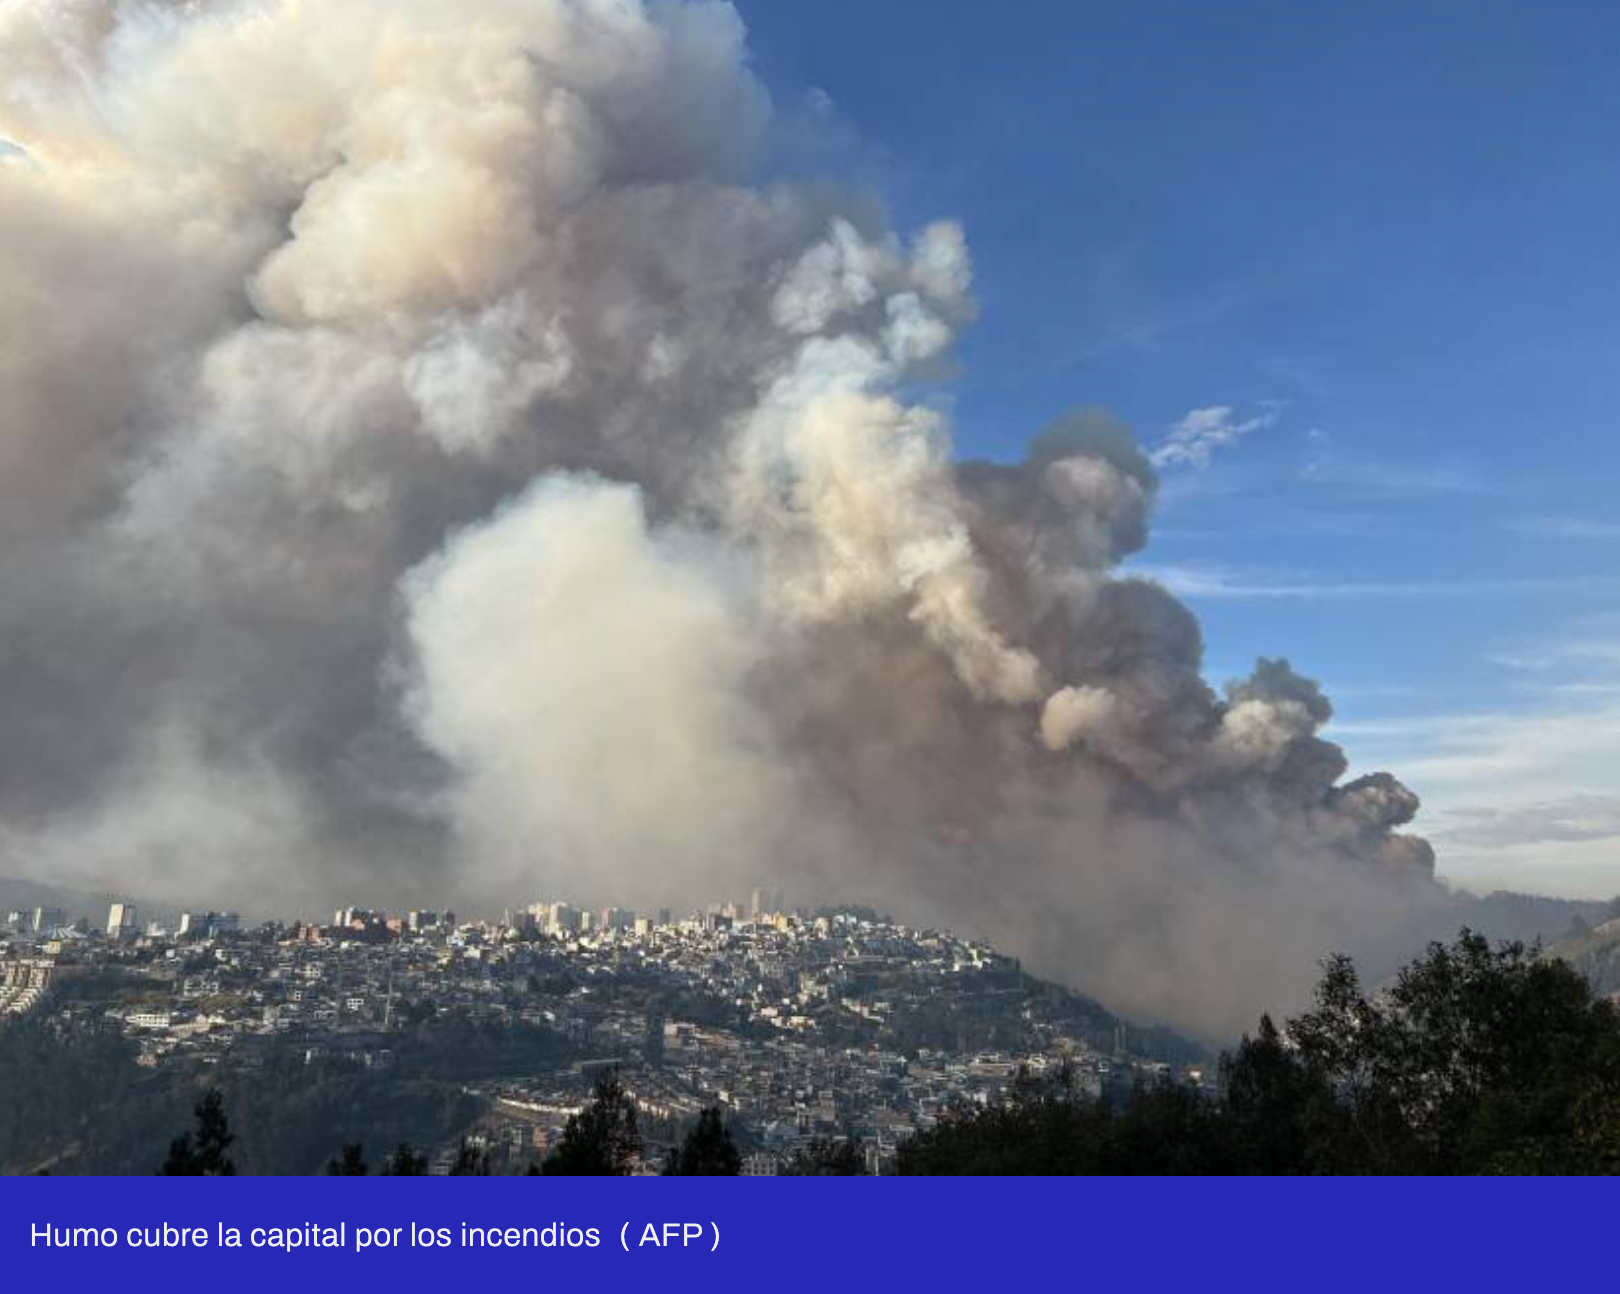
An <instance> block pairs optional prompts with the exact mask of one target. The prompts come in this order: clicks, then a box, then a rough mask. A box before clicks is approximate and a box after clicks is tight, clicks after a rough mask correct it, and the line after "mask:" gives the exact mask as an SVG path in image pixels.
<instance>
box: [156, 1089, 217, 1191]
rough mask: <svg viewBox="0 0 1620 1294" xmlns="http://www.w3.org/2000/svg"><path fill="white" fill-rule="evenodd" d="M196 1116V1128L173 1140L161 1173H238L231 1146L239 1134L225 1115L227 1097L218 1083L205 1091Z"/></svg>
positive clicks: (214, 1175) (198, 1104) (201, 1175)
mask: <svg viewBox="0 0 1620 1294" xmlns="http://www.w3.org/2000/svg"><path fill="white" fill-rule="evenodd" d="M196 1116H197V1128H196V1131H195V1132H186V1133H182V1134H181V1135H180V1136H178V1137H176V1138H175V1139H174V1140H173V1141H171V1142H170V1143H169V1157H168V1158H167V1159H166V1160H164V1161H163V1167H162V1169H161V1170H160V1171H159V1176H162V1177H235V1176H236V1165H235V1164H234V1163H232V1162H231V1156H230V1149H231V1142H233V1141H235V1140H236V1138H235V1137H233V1136H232V1135H231V1129H230V1125H229V1123H228V1122H227V1120H226V1118H225V1098H224V1097H223V1096H222V1095H221V1094H220V1091H219V1089H218V1088H217V1087H211V1088H209V1089H208V1091H206V1092H204V1093H203V1096H202V1099H201V1100H200V1101H198V1102H197V1109H196Z"/></svg>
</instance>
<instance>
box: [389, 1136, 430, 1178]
mask: <svg viewBox="0 0 1620 1294" xmlns="http://www.w3.org/2000/svg"><path fill="white" fill-rule="evenodd" d="M427 1170H428V1161H427V1156H426V1155H420V1154H418V1153H417V1152H416V1148H415V1147H414V1146H412V1145H411V1143H410V1142H408V1141H402V1142H400V1143H399V1145H397V1146H395V1147H394V1153H393V1154H391V1155H390V1156H388V1159H387V1160H386V1162H384V1164H383V1166H382V1167H381V1168H380V1169H378V1170H377V1174H378V1176H379V1177H425V1176H427Z"/></svg>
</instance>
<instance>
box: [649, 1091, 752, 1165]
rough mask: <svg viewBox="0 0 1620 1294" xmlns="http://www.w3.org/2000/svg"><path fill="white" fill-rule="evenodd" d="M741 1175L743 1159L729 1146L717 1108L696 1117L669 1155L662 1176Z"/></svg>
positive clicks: (727, 1135)
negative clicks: (690, 1127) (689, 1129)
mask: <svg viewBox="0 0 1620 1294" xmlns="http://www.w3.org/2000/svg"><path fill="white" fill-rule="evenodd" d="M740 1172H742V1156H741V1155H740V1154H738V1153H737V1147H736V1146H734V1145H733V1144H732V1141H731V1134H730V1133H729V1132H727V1131H726V1125H725V1123H724V1121H723V1120H722V1119H721V1117H720V1108H719V1107H718V1106H710V1107H709V1108H708V1109H707V1110H704V1111H703V1112H702V1113H701V1114H699V1115H698V1121H697V1123H695V1124H694V1125H693V1126H692V1129H691V1131H690V1132H688V1133H687V1134H686V1136H685V1137H684V1138H683V1139H682V1141H681V1144H680V1145H679V1146H677V1147H675V1149H674V1150H672V1151H670V1152H669V1159H668V1160H667V1161H666V1162H665V1164H664V1176H665V1177H735V1176H737V1174H738V1173H740Z"/></svg>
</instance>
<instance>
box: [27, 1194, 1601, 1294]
mask: <svg viewBox="0 0 1620 1294" xmlns="http://www.w3.org/2000/svg"><path fill="white" fill-rule="evenodd" d="M1616 1218H1620V1189H1617V1188H1616V1186H1615V1184H1614V1182H1613V1181H1612V1180H1606V1181H1605V1180H1588V1181H1576V1180H1557V1179H1536V1180H1528V1179H1458V1180H1451V1181H1422V1180H1407V1179H1363V1180H1331V1179H1328V1180H1323V1179H1300V1180H1274V1179H1272V1180H1268V1179H1241V1180H1237V1179H1230V1180H1229V1179H1200V1178H1178V1179H1113V1180H1105V1179H1079V1180H1076V1179H1065V1180H1058V1179H1030V1178H1022V1179H999V1180H998V1179H939V1178H932V1179H926V1178H913V1179H865V1180H863V1179H820V1180H817V1179H804V1178H797V1179H791V1178H778V1179H768V1178H767V1179H729V1180H728V1179H703V1178H686V1179H681V1180H679V1181H671V1180H665V1181H659V1180H656V1179H620V1180H611V1179H591V1178H575V1179H570V1180H561V1179H513V1178H505V1179H500V1178H486V1179H479V1178H445V1179H431V1178H415V1179H411V1178H399V1179H382V1178H378V1179H372V1180H368V1181H366V1182H364V1183H360V1182H356V1181H354V1180H353V1179H344V1178H312V1179H296V1178H228V1179H217V1178H215V1179H210V1178H155V1179H149V1180H136V1179H85V1178H80V1179H72V1178H60V1179H53V1178H20V1179H10V1180H8V1181H3V1182H0V1219H3V1220H0V1236H3V1240H0V1272H3V1273H4V1285H5V1288H7V1289H15V1290H23V1289H38V1288H44V1287H47V1286H58V1287H63V1288H67V1289H81V1288H88V1287H90V1284H91V1283H92V1282H95V1283H97V1284H100V1283H102V1282H106V1283H107V1287H108V1288H115V1289H147V1288H158V1287H160V1286H162V1287H169V1286H173V1285H176V1284H179V1285H182V1286H183V1285H184V1283H185V1282H187V1281H190V1280H193V1279H205V1280H209V1281H211V1282H213V1281H218V1282H222V1283H225V1282H228V1285H226V1286H225V1287H226V1288H229V1289H230V1290H232V1291H242V1290H253V1289H266V1290H268V1289H273V1288H274V1289H282V1288H285V1287H286V1286H285V1282H287V1281H289V1280H291V1281H295V1282H306V1281H310V1280H323V1279H337V1280H363V1281H365V1282H368V1284H369V1283H371V1282H379V1283H383V1284H384V1287H386V1288H389V1289H395V1290H416V1289H443V1288H449V1287H456V1286H461V1285H463V1284H464V1283H466V1282H472V1281H477V1280H480V1279H485V1278H494V1279H510V1278H513V1277H519V1278H525V1279H539V1280H555V1281H578V1282H581V1283H583V1282H587V1281H592V1280H608V1281H611V1282H613V1283H614V1285H615V1287H617V1286H618V1283H619V1282H627V1281H657V1282H662V1283H665V1285H664V1288H675V1289H685V1288H706V1289H708V1288H719V1289H730V1288H744V1287H764V1288H770V1289H787V1290H796V1289H827V1288H833V1289H844V1288H849V1289H855V1290H865V1289H877V1288H903V1287H904V1288H909V1287H913V1286H916V1287H920V1288H935V1289H939V1290H953V1291H954V1290H972V1289H985V1290H996V1291H1005V1290H1008V1289H1011V1288H1015V1287H1017V1286H1018V1285H1023V1284H1026V1283H1031V1282H1039V1283H1042V1284H1053V1283H1059V1284H1061V1285H1063V1286H1070V1285H1073V1286H1077V1287H1079V1288H1082V1289H1083V1288H1086V1287H1091V1286H1096V1285H1098V1284H1099V1283H1102V1282H1109V1283H1118V1285H1119V1286H1120V1287H1121V1288H1132V1289H1136V1288H1142V1289H1170V1288H1186V1287H1188V1286H1189V1285H1213V1286H1216V1287H1219V1286H1222V1285H1225V1284H1227V1283H1229V1282H1237V1281H1241V1282H1242V1283H1243V1284H1245V1285H1251V1286H1258V1287H1260V1288H1265V1289H1281V1288H1288V1289H1296V1290H1297V1289H1309V1290H1317V1289H1327V1290H1341V1289H1342V1290H1358V1291H1366V1290H1369V1289H1374V1290H1377V1289H1383V1288H1393V1289H1428V1290H1433V1291H1437V1292H1438V1291H1442V1290H1452V1289H1459V1288H1465V1287H1472V1288H1485V1289H1498V1288H1505V1287H1507V1286H1509V1285H1514V1286H1518V1287H1519V1288H1521V1289H1523V1288H1531V1287H1533V1286H1540V1285H1544V1284H1545V1283H1546V1282H1548V1281H1559V1280H1570V1281H1581V1282H1583V1284H1584V1283H1586V1282H1591V1281H1594V1280H1596V1281H1598V1282H1600V1283H1606V1278H1605V1275H1604V1273H1605V1271H1606V1268H1607V1265H1608V1259H1607V1258H1606V1257H1605V1256H1604V1254H1603V1251H1604V1249H1605V1247H1606V1244H1607V1242H1606V1240H1605V1239H1604V1238H1605V1237H1606V1236H1608V1235H1610V1234H1611V1233H1612V1229H1613V1226H1614V1222H1615V1219H1616ZM314 1288H324V1287H323V1286H316V1287H314Z"/></svg>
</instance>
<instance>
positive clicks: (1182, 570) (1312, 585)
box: [1126, 563, 1620, 599]
mask: <svg viewBox="0 0 1620 1294" xmlns="http://www.w3.org/2000/svg"><path fill="white" fill-rule="evenodd" d="M1126 573H1127V574H1130V575H1136V576H1140V577H1142V578H1144V579H1150V580H1156V581H1157V582H1158V583H1160V584H1162V585H1164V586H1165V587H1166V588H1167V589H1169V590H1170V591H1171V592H1172V593H1175V594H1177V595H1178V596H1180V597H1184V598H1204V599H1264V598H1296V599H1311V598H1324V599H1325V598H1336V599H1337V598H1424V599H1436V598H1473V597H1500V596H1502V595H1504V594H1541V593H1589V594H1594V595H1601V594H1607V593H1615V592H1620V576H1601V575H1599V576H1563V575H1554V576H1546V577H1542V578H1536V577H1531V578H1512V579H1477V580H1354V579H1340V578H1335V577H1331V576H1325V575H1309V574H1294V575H1290V574H1288V573H1282V574H1278V573H1276V572H1266V571H1254V570H1244V569H1240V568H1232V567H1225V566H1211V565H1197V566H1193V565H1174V564H1155V563H1143V564H1141V565H1134V566H1131V567H1130V568H1129V569H1128V570H1127V572H1126Z"/></svg>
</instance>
